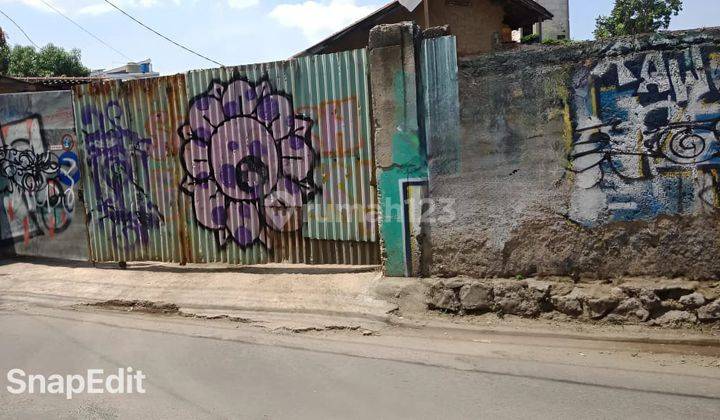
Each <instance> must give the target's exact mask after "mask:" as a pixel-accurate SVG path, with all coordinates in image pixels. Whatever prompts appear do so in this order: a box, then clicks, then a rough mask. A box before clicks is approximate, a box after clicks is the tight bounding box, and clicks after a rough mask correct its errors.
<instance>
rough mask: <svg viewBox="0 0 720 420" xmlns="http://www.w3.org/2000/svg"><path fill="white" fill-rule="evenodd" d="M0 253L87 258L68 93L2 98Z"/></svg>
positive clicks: (30, 94)
mask: <svg viewBox="0 0 720 420" xmlns="http://www.w3.org/2000/svg"><path fill="white" fill-rule="evenodd" d="M0 140H1V141H0V200H1V201H0V249H1V250H2V251H1V252H2V253H3V254H4V255H8V254H11V255H12V254H16V255H32V256H43V257H56V258H66V259H81V260H85V259H87V255H88V253H87V231H86V228H85V221H84V219H83V215H84V211H85V210H84V207H83V205H82V203H81V201H80V197H79V191H78V186H79V181H80V165H79V161H78V155H77V148H76V141H75V125H74V123H73V108H72V102H71V96H70V92H69V91H57V92H38V93H19V94H6V95H0Z"/></svg>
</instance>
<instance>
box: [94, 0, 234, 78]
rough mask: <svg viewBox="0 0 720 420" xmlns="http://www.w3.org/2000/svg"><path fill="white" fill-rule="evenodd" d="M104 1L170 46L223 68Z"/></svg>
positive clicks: (218, 63) (109, 2)
mask: <svg viewBox="0 0 720 420" xmlns="http://www.w3.org/2000/svg"><path fill="white" fill-rule="evenodd" d="M104 1H105V3H107V4H109V5H110V6H112V7H113V8H115V9H116V10H117V11H119V12H120V13H122V14H124V15H125V16H127V17H128V18H130V19H131V20H133V21H134V22H135V23H137V24H138V25H140V26H142V27H143V28H145V29H147V30H148V31H150V32H152V33H154V34H155V35H157V36H159V37H161V38H163V39H164V40H166V41H168V42H170V43H171V44H173V45H175V46H178V47H180V48H182V49H183V50H185V51H187V52H189V53H191V54H194V55H196V56H198V57H200V58H202V59H204V60H207V61H209V62H211V63H214V64H217V65H218V66H221V67H224V66H223V64H222V63H220V62H217V61H215V60H213V59H212V58H208V57H206V56H204V55H202V54H200V53H198V52H196V51H193V50H191V49H190V48H188V47H186V46H184V45H182V44H180V43H179V42H177V41H175V40H172V39H170V38H168V37H167V36H165V35H163V34H161V33H160V32H158V31H156V30H155V29H153V28H151V27H149V26H148V25H146V24H144V23H143V22H141V21H140V20H139V19H137V18H135V17H133V16H131V15H130V14H129V13H127V12H126V11H124V10H123V9H121V8H119V7H118V6H117V5H115V4H114V3H112V2H111V1H109V0H104Z"/></svg>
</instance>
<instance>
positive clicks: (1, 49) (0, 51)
mask: <svg viewBox="0 0 720 420" xmlns="http://www.w3.org/2000/svg"><path fill="white" fill-rule="evenodd" d="M9 64H10V47H8V44H7V40H6V39H5V32H3V30H2V28H0V74H5V73H7V70H8V65H9Z"/></svg>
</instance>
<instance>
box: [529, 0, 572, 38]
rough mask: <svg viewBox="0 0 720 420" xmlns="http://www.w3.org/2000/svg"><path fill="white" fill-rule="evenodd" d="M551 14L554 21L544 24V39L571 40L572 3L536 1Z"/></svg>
mask: <svg viewBox="0 0 720 420" xmlns="http://www.w3.org/2000/svg"><path fill="white" fill-rule="evenodd" d="M535 2H537V3H539V4H540V5H542V6H543V7H545V8H546V9H547V10H548V11H550V13H552V14H553V18H552V20H546V21H545V22H543V23H542V26H541V27H542V39H543V40H547V39H553V40H557V39H570V1H569V0H535Z"/></svg>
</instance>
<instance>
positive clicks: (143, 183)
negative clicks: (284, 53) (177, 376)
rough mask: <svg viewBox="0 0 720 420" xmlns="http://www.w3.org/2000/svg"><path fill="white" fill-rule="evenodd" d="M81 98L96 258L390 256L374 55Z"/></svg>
mask: <svg viewBox="0 0 720 420" xmlns="http://www.w3.org/2000/svg"><path fill="white" fill-rule="evenodd" d="M74 93H75V99H74V101H75V108H76V126H77V127H78V139H79V144H80V148H81V150H82V151H83V152H84V157H83V158H84V163H85V165H86V166H87V168H86V170H85V172H84V173H85V178H84V181H85V185H86V202H87V206H88V214H89V221H88V224H89V232H90V242H91V254H92V258H93V259H94V260H95V261H140V260H157V261H169V262H197V263H202V262H226V263H233V264H259V263H267V262H294V263H308V264H377V263H379V245H378V240H377V227H376V226H377V224H376V221H375V220H374V212H375V209H376V203H375V202H376V192H375V187H374V184H375V183H374V180H373V168H374V164H373V152H372V151H373V147H372V140H371V135H370V107H369V101H370V94H369V86H368V64H367V56H366V52H365V50H357V51H349V52H343V53H338V54H331V55H326V56H312V57H305V58H300V59H297V60H292V61H283V62H275V63H267V64H257V65H249V66H240V67H230V68H218V69H211V70H201V71H192V72H189V73H187V75H178V76H173V77H163V78H155V79H145V80H141V81H131V82H126V83H121V82H106V83H98V84H92V85H88V86H83V87H79V88H76V89H75V91H74Z"/></svg>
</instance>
